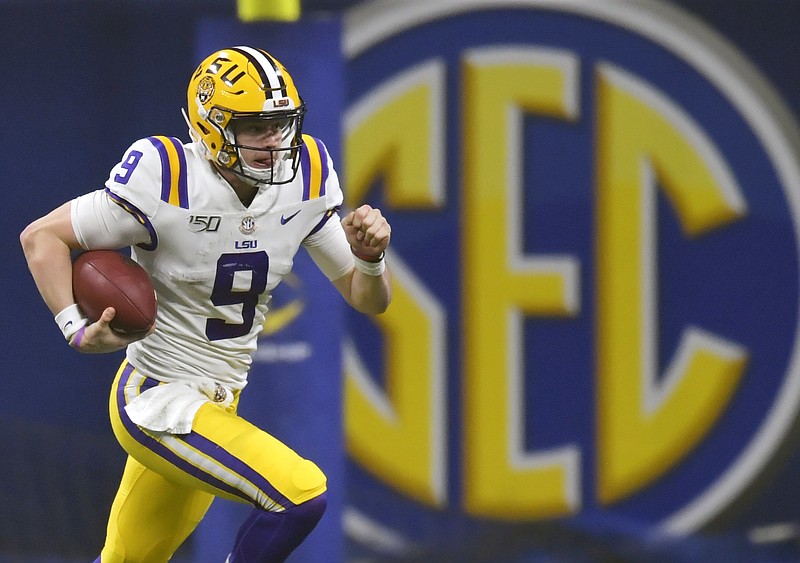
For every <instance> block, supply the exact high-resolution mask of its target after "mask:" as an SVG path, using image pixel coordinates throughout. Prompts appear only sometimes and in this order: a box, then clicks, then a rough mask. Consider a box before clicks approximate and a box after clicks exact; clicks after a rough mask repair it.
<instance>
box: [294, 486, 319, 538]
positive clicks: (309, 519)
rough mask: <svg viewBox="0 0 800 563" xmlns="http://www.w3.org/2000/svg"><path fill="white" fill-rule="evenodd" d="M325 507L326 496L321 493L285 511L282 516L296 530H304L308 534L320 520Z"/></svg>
mask: <svg viewBox="0 0 800 563" xmlns="http://www.w3.org/2000/svg"><path fill="white" fill-rule="evenodd" d="M327 507H328V494H327V493H326V492H325V491H323V492H322V493H320V494H319V495H317V496H315V497H314V498H312V499H310V500H307V501H305V502H303V503H301V504H298V505H297V506H293V507H291V508H288V509H286V511H285V512H284V514H285V515H286V516H287V517H288V518H290V519H291V520H292V521H293V524H294V525H295V526H296V527H297V529H302V530H305V533H306V534H308V533H310V532H311V530H313V529H314V527H315V526H316V525H317V522H319V521H320V520H321V519H322V515H323V514H325V509H326V508H327Z"/></svg>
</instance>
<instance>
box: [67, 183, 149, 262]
mask: <svg viewBox="0 0 800 563" xmlns="http://www.w3.org/2000/svg"><path fill="white" fill-rule="evenodd" d="M70 215H71V219H72V230H73V231H74V232H75V236H76V237H77V239H78V242H79V243H80V245H81V248H83V249H84V250H93V249H98V248H125V247H127V246H132V245H134V244H136V245H139V246H141V247H143V248H147V247H148V246H149V245H151V244H152V242H153V237H152V236H151V234H150V232H149V231H148V230H147V228H146V227H145V226H144V225H143V224H142V223H141V222H140V221H139V220H138V219H136V217H134V216H133V215H131V214H130V213H128V212H127V211H126V210H125V209H123V208H122V207H120V206H119V205H117V204H115V203H114V202H112V200H111V198H109V197H108V193H107V192H106V191H105V190H97V191H94V192H91V193H88V194H85V195H82V196H80V197H77V198H75V199H73V200H72V206H71V208H70Z"/></svg>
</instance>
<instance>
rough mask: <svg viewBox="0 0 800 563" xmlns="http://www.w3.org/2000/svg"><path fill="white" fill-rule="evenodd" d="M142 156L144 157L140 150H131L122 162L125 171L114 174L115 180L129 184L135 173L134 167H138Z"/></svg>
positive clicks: (121, 166)
mask: <svg viewBox="0 0 800 563" xmlns="http://www.w3.org/2000/svg"><path fill="white" fill-rule="evenodd" d="M140 158H142V153H140V152H139V151H131V152H129V153H128V156H127V157H125V160H123V161H122V162H121V163H120V168H122V169H123V170H124V171H125V172H124V173H122V174H117V175H116V176H114V181H115V182H118V183H120V184H127V183H128V180H130V178H131V174H133V169H134V168H136V165H137V164H139V159H140Z"/></svg>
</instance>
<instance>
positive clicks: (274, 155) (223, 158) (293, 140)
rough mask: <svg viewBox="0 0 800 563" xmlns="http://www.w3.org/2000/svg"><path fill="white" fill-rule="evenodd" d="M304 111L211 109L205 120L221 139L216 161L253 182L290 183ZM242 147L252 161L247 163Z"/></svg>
mask: <svg viewBox="0 0 800 563" xmlns="http://www.w3.org/2000/svg"><path fill="white" fill-rule="evenodd" d="M304 114H305V105H302V106H300V107H299V108H296V109H292V110H285V111H270V112H228V111H224V110H219V109H217V108H214V109H212V111H211V112H209V117H210V119H209V121H210V122H211V123H212V124H214V125H215V126H217V127H219V129H220V132H221V133H222V138H223V139H224V144H223V146H222V147H221V150H220V151H219V153H218V154H217V155H216V156H217V160H218V161H219V163H220V165H222V166H223V167H224V168H226V169H227V170H230V171H231V172H233V173H234V174H236V175H237V176H238V177H239V178H241V179H242V180H244V181H245V182H247V183H250V184H253V185H261V184H270V185H271V184H287V183H289V182H291V181H292V180H293V179H294V177H295V176H296V175H297V170H298V168H299V166H300V147H301V146H302V135H301V133H302V129H303V116H304ZM219 115H222V117H218V116H219ZM266 138H269V142H267V141H266ZM242 150H245V151H248V155H249V159H250V160H251V161H252V164H249V163H248V162H247V160H248V159H247V158H245V156H244V155H243V154H242Z"/></svg>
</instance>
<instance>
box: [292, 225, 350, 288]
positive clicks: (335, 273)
mask: <svg viewBox="0 0 800 563" xmlns="http://www.w3.org/2000/svg"><path fill="white" fill-rule="evenodd" d="M303 246H304V248H305V249H306V251H308V254H309V256H311V259H312V260H314V263H315V264H316V265H317V267H318V268H319V269H320V270H321V271H322V273H323V274H325V276H326V277H327V278H328V279H329V280H337V279H339V278H340V277H342V276H343V275H345V274H346V273H348V272H349V271H350V270H352V269H353V267H354V266H355V260H354V259H353V253H352V252H350V245H349V244H348V242H347V238H346V237H345V235H344V228H343V227H342V224H341V223H340V222H339V214H338V213H335V212H334V213H332V214H331V215H330V221H327V222H326V223H325V224H324V225H323V226H322V227H320V228H319V230H318V231H317V232H316V233H314V234H313V235H311V236H309V237H306V239H305V241H303Z"/></svg>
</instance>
